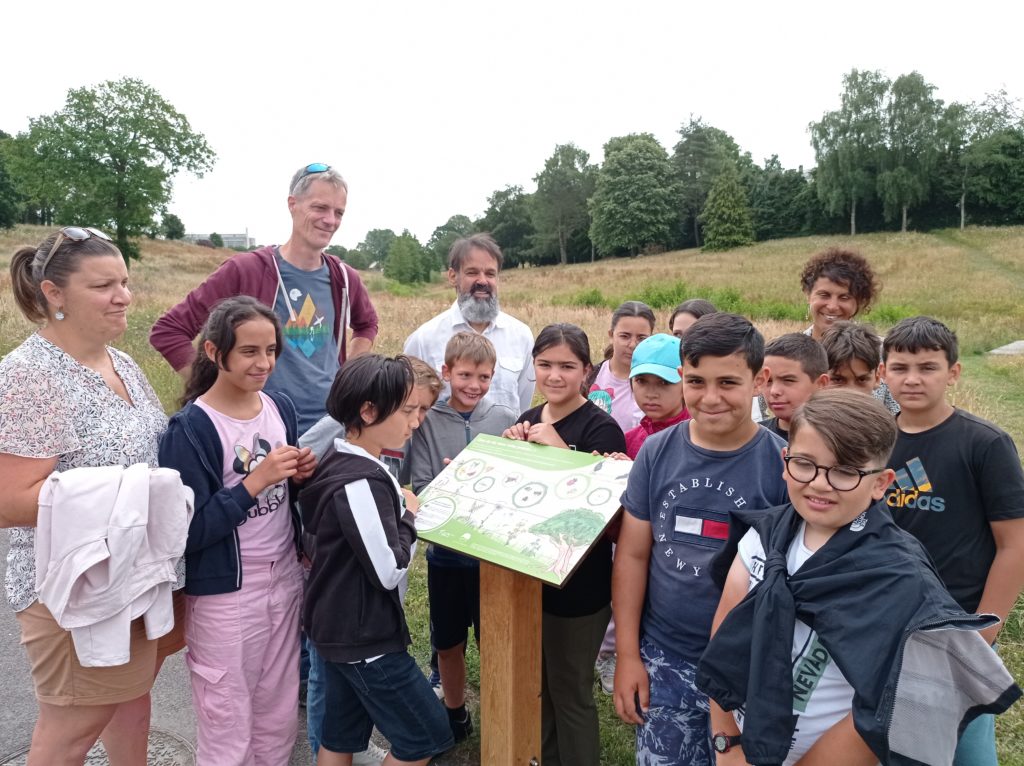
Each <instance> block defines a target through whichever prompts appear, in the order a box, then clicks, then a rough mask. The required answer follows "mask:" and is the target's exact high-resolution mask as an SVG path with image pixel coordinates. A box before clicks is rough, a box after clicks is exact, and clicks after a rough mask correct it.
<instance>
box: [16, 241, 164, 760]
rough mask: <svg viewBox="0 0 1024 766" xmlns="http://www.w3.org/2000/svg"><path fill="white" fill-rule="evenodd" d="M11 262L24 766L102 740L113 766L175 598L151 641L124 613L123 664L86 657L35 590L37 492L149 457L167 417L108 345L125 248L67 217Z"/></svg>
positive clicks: (145, 700)
mask: <svg viewBox="0 0 1024 766" xmlns="http://www.w3.org/2000/svg"><path fill="white" fill-rule="evenodd" d="M10 270H11V286H12V289H13V292H14V299H15V302H16V303H17V305H18V308H19V309H20V310H21V312H22V314H23V315H24V316H25V317H26V318H27V319H28V320H29V321H30V322H33V323H35V324H37V325H40V327H39V329H38V330H37V331H36V332H34V333H32V334H31V335H30V336H29V337H28V338H27V339H26V340H25V341H24V342H23V343H22V344H21V345H19V346H18V347H17V348H15V349H14V350H13V351H11V352H10V353H9V354H7V356H6V357H4V358H3V360H0V423H2V424H3V427H2V428H0V486H2V487H3V488H4V492H5V499H4V502H3V503H2V504H0V526H3V527H8V528H9V531H10V552H9V554H8V558H7V576H6V586H7V597H8V600H9V601H10V604H11V606H12V608H13V609H14V610H15V612H16V613H17V617H18V622H19V623H20V627H21V643H22V644H23V645H24V646H25V649H26V652H27V654H28V659H29V664H30V666H31V670H32V679H33V684H34V686H35V692H36V697H37V698H38V700H39V718H38V719H37V721H36V725H35V730H34V731H33V734H32V747H31V750H30V752H29V756H28V763H29V766H54V764H82V763H83V762H84V760H85V757H86V753H87V752H88V750H89V749H90V747H92V745H93V744H94V743H95V742H96V740H97V739H102V741H103V745H104V748H105V749H106V751H107V755H108V757H109V761H110V763H111V764H113V766H141V765H142V764H145V763H146V749H147V741H148V733H149V713H150V700H149V691H150V689H151V687H152V685H153V680H154V678H155V676H156V672H157V670H158V668H159V664H160V662H161V661H162V659H163V657H166V656H167V655H168V654H171V653H173V652H176V651H178V650H179V649H181V648H182V647H183V645H184V640H183V632H182V620H181V616H182V615H181V611H182V610H181V609H177V608H176V610H175V611H176V615H175V627H174V628H173V629H172V630H171V632H170V633H168V634H167V635H165V636H164V637H162V638H160V639H153V640H150V639H148V638H147V637H146V628H145V626H144V625H143V624H142V622H143V620H142V619H141V618H140V619H138V620H135V621H133V622H132V625H131V643H130V659H129V661H128V662H127V664H122V665H115V666H112V667H83V666H82V665H81V663H80V662H79V658H78V655H77V654H76V651H75V647H74V645H73V643H72V640H71V634H70V633H69V632H68V631H66V630H64V629H63V628H61V627H60V625H58V624H57V622H56V620H55V619H54V617H53V615H52V613H51V611H50V610H49V609H48V608H47V607H46V606H44V605H43V604H42V603H40V602H39V600H38V599H37V594H36V572H35V554H34V546H35V527H36V525H37V515H38V512H39V499H40V490H41V489H42V487H43V484H44V482H45V481H46V479H47V477H48V476H49V475H50V474H51V473H52V472H54V471H61V472H64V471H67V470H69V469H72V468H85V467H100V466H122V467H128V466H130V465H133V464H137V463H148V464H149V465H150V466H156V464H157V443H158V438H159V436H160V434H161V432H162V431H163V430H164V428H165V427H166V424H167V418H166V417H165V415H164V413H163V409H162V408H161V406H160V402H159V400H158V399H157V397H156V394H155V393H154V392H153V389H152V388H151V387H150V385H149V383H148V382H147V380H146V378H145V376H144V375H143V373H142V370H140V369H139V367H138V365H136V364H135V362H134V361H132V359H131V358H130V357H129V356H128V355H126V354H124V353H123V352H121V351H117V350H116V349H113V348H110V347H109V346H108V345H107V344H108V343H110V342H111V341H113V340H114V339H116V338H118V337H119V336H120V335H122V334H123V333H124V331H125V329H126V328H127V310H128V306H129V305H130V304H131V302H132V294H131V292H130V290H129V289H128V271H127V268H126V266H125V261H124V258H123V257H122V255H121V252H120V251H119V250H118V249H117V247H116V246H115V245H114V243H113V242H112V241H111V240H110V237H108V236H107V235H106V234H104V233H103V232H101V231H99V230H97V229H91V228H79V227H67V228H65V229H62V230H61V231H59V232H57V233H56V234H52V235H51V236H49V237H47V238H46V239H44V240H43V241H42V243H40V245H39V246H38V247H25V248H22V249H20V250H18V252H16V253H15V254H14V257H13V258H12V259H11V267H10ZM179 563H180V562H179ZM182 584H183V582H182V580H181V579H180V578H179V582H178V586H179V587H180V586H181V585H182ZM179 604H181V605H183V602H181V601H180V594H176V595H175V606H176V607H178V606H179Z"/></svg>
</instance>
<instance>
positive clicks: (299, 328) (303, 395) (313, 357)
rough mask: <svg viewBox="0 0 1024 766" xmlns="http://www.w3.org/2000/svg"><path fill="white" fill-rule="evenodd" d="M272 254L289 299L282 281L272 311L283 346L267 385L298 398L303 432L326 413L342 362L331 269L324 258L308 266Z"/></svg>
mask: <svg viewBox="0 0 1024 766" xmlns="http://www.w3.org/2000/svg"><path fill="white" fill-rule="evenodd" d="M274 257H275V258H276V259H277V267H278V268H279V269H280V270H281V279H282V280H283V281H284V291H285V292H287V294H288V300H287V301H286V300H285V296H284V294H283V293H282V291H281V289H280V287H278V290H277V298H276V299H275V301H274V312H275V313H276V314H277V316H278V318H279V319H280V320H281V334H282V336H283V340H284V348H283V349H282V350H281V356H280V357H279V358H278V360H277V366H276V367H275V368H274V372H273V373H272V374H271V376H270V380H268V381H267V390H269V391H283V392H284V393H285V394H287V395H288V396H289V398H291V400H292V402H294V403H295V412H296V414H297V415H298V419H299V433H300V434H301V433H303V432H305V431H306V430H307V429H309V428H311V427H312V426H313V424H314V423H316V422H317V421H318V420H319V419H320V418H321V417H323V416H324V415H325V414H326V412H327V409H326V402H327V394H328V392H329V391H330V390H331V384H332V383H333V382H334V376H335V375H336V374H337V372H338V367H339V365H338V342H337V340H336V339H335V337H334V326H335V315H334V301H333V299H332V297H331V275H330V272H329V271H328V270H327V265H326V264H322V265H321V266H320V268H319V269H316V270H314V271H304V270H302V269H299V268H296V267H295V266H292V265H291V264H290V263H288V262H287V261H286V260H284V259H283V258H281V255H280V253H277V252H275V253H274ZM289 304H290V306H291V311H289ZM292 312H294V318H293V317H292Z"/></svg>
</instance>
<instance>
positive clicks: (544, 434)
mask: <svg viewBox="0 0 1024 766" xmlns="http://www.w3.org/2000/svg"><path fill="white" fill-rule="evenodd" d="M525 425H529V424H528V423H527V424H525ZM526 440H527V441H530V442H533V443H534V444H544V445H546V446H548V447H560V448H561V449H569V445H568V444H566V443H565V442H564V441H562V437H561V436H559V435H558V431H556V430H555V427H554V426H553V425H551V424H550V423H534V424H533V425H531V426H530V430H529V432H528V433H527V437H526Z"/></svg>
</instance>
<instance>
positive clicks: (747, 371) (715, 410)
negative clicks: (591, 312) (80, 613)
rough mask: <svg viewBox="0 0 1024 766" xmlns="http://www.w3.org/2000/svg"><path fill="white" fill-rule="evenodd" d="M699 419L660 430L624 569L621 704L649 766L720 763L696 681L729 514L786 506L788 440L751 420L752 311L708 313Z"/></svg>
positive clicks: (696, 390)
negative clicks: (748, 315) (714, 564)
mask: <svg viewBox="0 0 1024 766" xmlns="http://www.w3.org/2000/svg"><path fill="white" fill-rule="evenodd" d="M681 355H682V366H681V367H680V368H679V373H680V375H681V376H682V378H683V398H684V399H685V401H686V407H687V409H688V410H689V412H690V417H691V419H690V420H686V421H683V422H682V423H679V424H678V425H674V426H672V427H670V428H667V429H665V430H664V431H659V432H658V433H656V434H652V435H651V436H650V438H648V439H647V441H645V442H644V444H643V446H642V447H641V448H640V452H639V453H638V454H637V456H636V461H635V464H634V466H633V469H632V470H631V471H630V474H629V482H628V484H627V486H626V491H625V492H624V493H623V495H622V505H623V506H624V507H625V509H626V513H624V514H623V519H622V531H621V532H620V533H619V541H618V548H617V549H616V553H615V564H614V569H613V573H612V605H613V609H614V614H615V624H616V651H617V654H618V663H617V666H616V669H615V709H616V712H617V713H618V714H619V717H620V718H622V720H624V721H626V722H627V723H633V724H637V732H636V759H637V763H638V764H646V763H655V762H657V763H685V764H689V765H690V766H709V765H710V764H711V763H713V761H714V756H713V753H712V750H711V729H710V718H709V707H708V698H707V696H706V695H705V694H704V693H703V692H700V691H699V690H698V689H697V688H696V685H695V674H696V667H697V660H698V659H700V656H701V653H702V652H703V651H704V648H705V646H706V645H707V642H708V636H709V635H710V632H711V619H712V617H713V616H714V613H715V609H716V607H717V606H718V600H719V597H720V596H721V589H720V588H719V587H718V585H716V584H715V582H714V581H713V580H712V578H711V574H710V572H709V571H708V567H709V565H710V563H711V559H712V558H713V556H714V555H715V553H716V552H717V551H718V550H720V549H721V548H722V547H723V546H724V545H725V540H726V537H727V536H728V528H729V527H728V521H729V511H730V510H732V509H734V508H744V509H748V510H756V509H762V508H770V507H772V506H774V505H781V504H782V503H784V502H785V501H786V485H785V482H784V481H783V478H782V473H783V463H782V449H783V447H785V442H784V441H783V440H782V439H781V438H780V437H778V436H776V435H775V434H773V433H771V432H770V431H768V430H767V429H765V428H761V427H760V426H759V425H758V424H757V423H755V422H754V421H753V420H752V419H751V416H750V401H751V399H752V397H754V396H756V395H757V394H758V393H760V390H761V387H762V386H763V385H764V382H765V380H766V378H767V377H768V372H767V370H765V369H764V368H763V362H764V338H763V337H762V336H761V333H759V332H758V331H757V329H756V328H755V327H754V326H753V325H752V324H750V322H749V321H748V320H746V319H744V318H743V317H741V316H737V315H735V314H726V313H719V314H708V315H706V316H703V317H701V318H700V319H698V320H697V322H696V323H695V324H694V325H693V326H692V327H691V328H690V329H689V330H688V331H687V333H686V338H685V339H684V341H683V346H682V352H681Z"/></svg>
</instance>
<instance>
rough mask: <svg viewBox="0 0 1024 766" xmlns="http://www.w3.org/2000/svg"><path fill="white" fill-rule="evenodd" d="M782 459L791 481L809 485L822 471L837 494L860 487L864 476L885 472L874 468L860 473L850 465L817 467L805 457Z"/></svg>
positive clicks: (859, 470) (794, 456)
mask: <svg viewBox="0 0 1024 766" xmlns="http://www.w3.org/2000/svg"><path fill="white" fill-rule="evenodd" d="M782 459H783V460H784V461H786V473H788V474H789V475H790V476H791V477H792V479H793V481H798V482H800V483H801V484H810V483H811V482H812V481H814V480H815V479H817V478H818V472H819V471H824V472H825V481H827V482H828V483H829V486H830V487H832V489H834V490H836V491H837V492H851V491H853V490H855V489H857V487H859V486H860V483H861V481H863V479H864V477H865V476H871V475H872V474H875V473H881V472H882V471H884V470H885V469H884V468H874V469H872V470H870V471H862V470H861V469H860V468H854V467H853V466H850V465H831V466H824V465H817V464H816V463H814V462H813V461H811V460H808V459H807V458H805V457H798V456H796V455H786V457H784V458H782Z"/></svg>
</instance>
